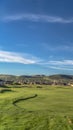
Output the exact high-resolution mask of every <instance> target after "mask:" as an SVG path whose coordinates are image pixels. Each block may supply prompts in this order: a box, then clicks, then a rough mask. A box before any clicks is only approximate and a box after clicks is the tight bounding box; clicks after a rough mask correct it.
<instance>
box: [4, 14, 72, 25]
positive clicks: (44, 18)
mask: <svg viewBox="0 0 73 130" xmlns="http://www.w3.org/2000/svg"><path fill="white" fill-rule="evenodd" d="M2 19H3V20H4V21H17V20H27V21H33V22H45V23H63V24H64V23H73V17H72V18H67V19H66V18H63V17H58V16H50V15H43V14H32V13H23V14H16V15H8V16H4V17H3V18H2Z"/></svg>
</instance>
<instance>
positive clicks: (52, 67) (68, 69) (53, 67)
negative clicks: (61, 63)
mask: <svg viewBox="0 0 73 130" xmlns="http://www.w3.org/2000/svg"><path fill="white" fill-rule="evenodd" d="M50 68H51V69H56V70H66V71H73V68H66V67H56V66H50Z"/></svg>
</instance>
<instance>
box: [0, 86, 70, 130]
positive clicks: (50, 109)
mask: <svg viewBox="0 0 73 130" xmlns="http://www.w3.org/2000/svg"><path fill="white" fill-rule="evenodd" d="M1 89H2V88H1ZM9 89H10V90H11V91H10V92H9V91H6V92H5V93H0V130H73V88H70V87H61V86H58V87H56V86H55V87H54V86H43V87H42V88H37V87H36V86H35V87H32V88H30V87H28V88H25V87H24V88H9ZM7 90H8V88H7ZM35 94H37V96H36V97H35V98H30V99H29V98H28V97H32V96H33V95H35ZM20 99H26V100H20ZM14 101H17V102H16V105H14V104H13V102H14Z"/></svg>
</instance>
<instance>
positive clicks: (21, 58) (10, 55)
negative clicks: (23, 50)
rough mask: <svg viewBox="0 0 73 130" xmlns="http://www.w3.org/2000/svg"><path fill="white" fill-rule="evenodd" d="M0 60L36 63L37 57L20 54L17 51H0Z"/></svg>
mask: <svg viewBox="0 0 73 130" xmlns="http://www.w3.org/2000/svg"><path fill="white" fill-rule="evenodd" d="M0 62H11V63H22V64H36V63H37V62H38V59H37V58H34V57H30V58H27V55H26V54H25V55H22V54H19V53H14V52H9V51H2V50H1V51H0Z"/></svg>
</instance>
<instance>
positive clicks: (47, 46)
mask: <svg viewBox="0 0 73 130" xmlns="http://www.w3.org/2000/svg"><path fill="white" fill-rule="evenodd" d="M62 44H63V43H62ZM41 46H42V47H43V48H44V49H45V50H47V51H73V45H57V46H52V45H50V44H48V43H42V44H41Z"/></svg>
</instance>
